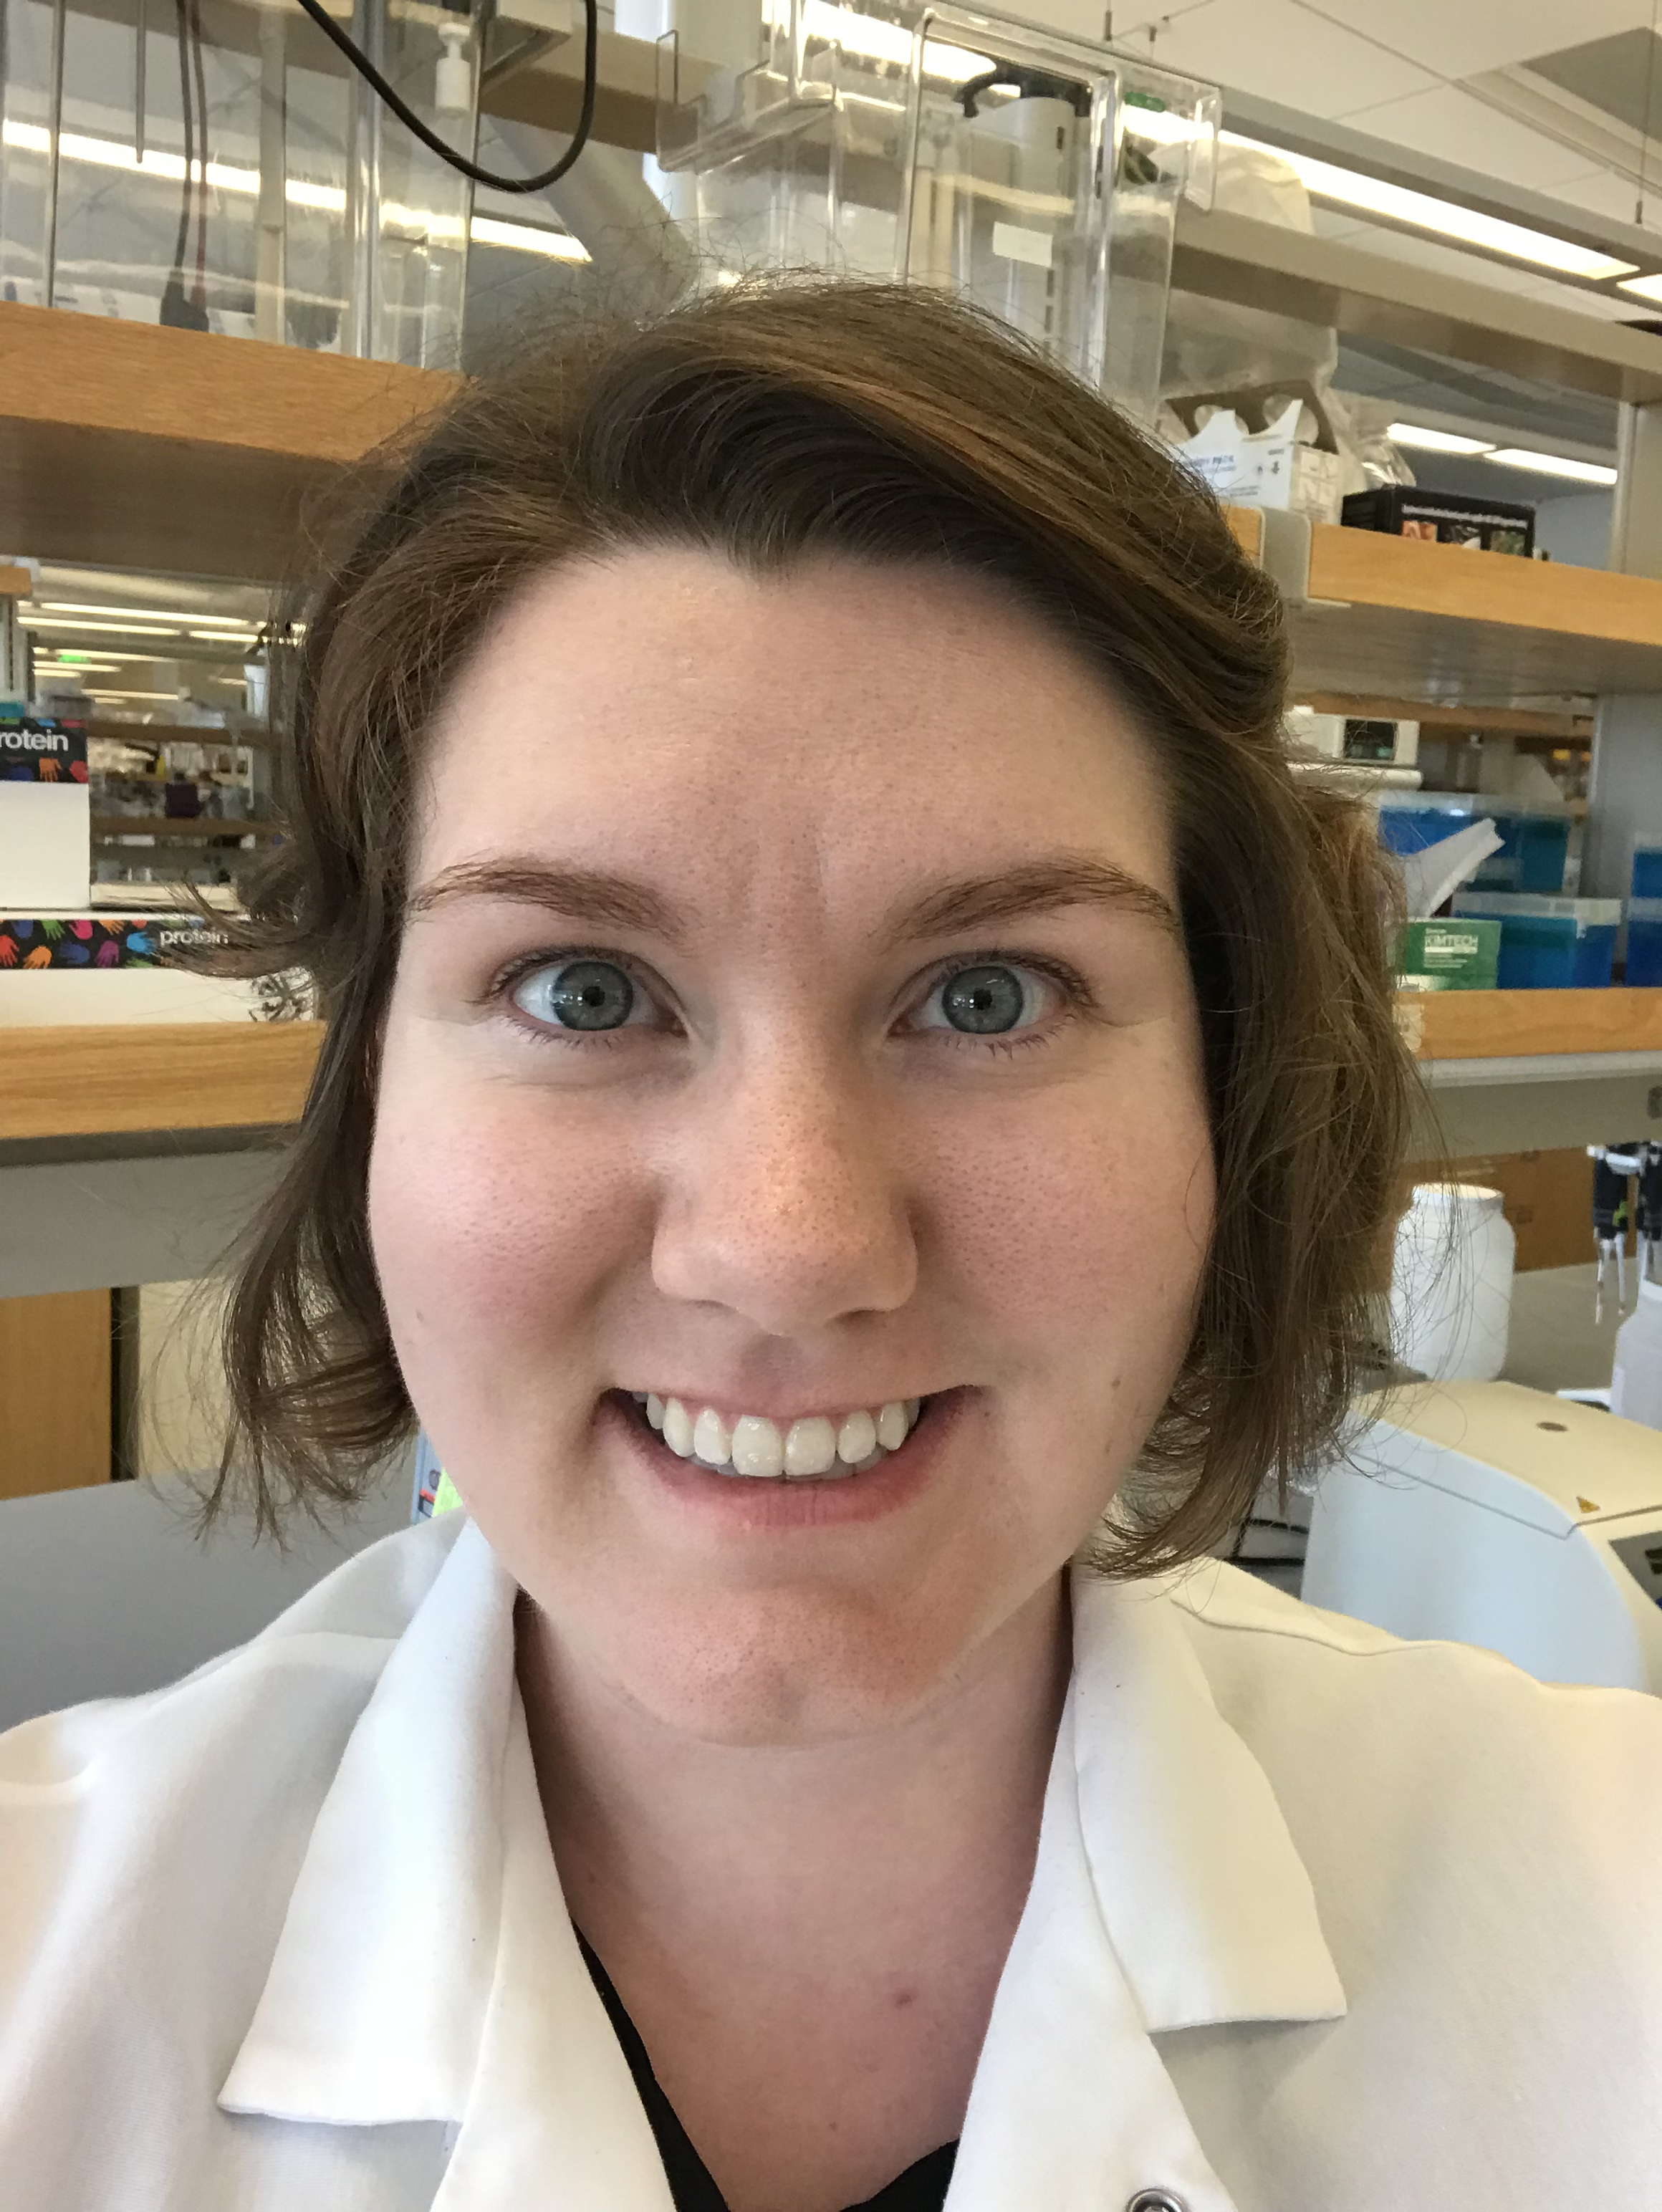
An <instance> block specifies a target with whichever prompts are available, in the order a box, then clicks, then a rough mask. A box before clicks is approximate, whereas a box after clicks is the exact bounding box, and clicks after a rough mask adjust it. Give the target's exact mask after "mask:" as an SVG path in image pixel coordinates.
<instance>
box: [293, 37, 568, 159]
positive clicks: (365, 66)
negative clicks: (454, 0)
mask: <svg viewBox="0 0 1662 2212" xmlns="http://www.w3.org/2000/svg"><path fill="white" fill-rule="evenodd" d="M300 4H301V7H302V8H303V9H305V10H306V13H307V15H309V16H310V17H311V19H312V21H314V23H315V24H316V25H317V27H318V28H319V30H320V31H321V32H322V33H324V35H325V37H326V38H327V39H328V40H330V41H331V43H332V45H334V46H338V47H339V49H340V51H341V52H342V53H343V54H344V55H345V57H346V58H347V60H348V61H349V62H350V64H352V67H353V68H354V69H355V70H356V71H357V73H358V75H359V76H361V77H362V79H363V81H364V82H365V83H366V84H368V85H369V86H371V87H373V88H374V90H375V91H376V92H377V93H379V94H380V97H381V98H382V99H383V100H385V101H386V103H387V106H389V107H390V108H391V109H392V111H393V114H394V115H396V116H397V117H398V118H399V122H400V123H402V124H403V125H404V127H405V130H406V131H410V132H411V133H412V135H413V136H414V137H417V138H419V139H420V141H421V143H422V144H423V146H425V147H426V148H427V149H429V152H431V153H435V154H436V155H438V156H439V158H440V160H441V161H447V162H448V163H449V164H450V166H451V167H452V168H453V169H460V172H461V173H462V175H463V176H465V177H471V178H472V179H473V182H474V183H475V184H476V185H490V187H491V188H492V190H493V191H499V192H539V191H542V189H543V188H544V186H545V185H557V184H558V182H559V180H560V179H561V178H562V177H563V176H564V175H565V173H566V172H567V171H568V170H569V168H570V167H571V165H572V164H573V162H574V161H575V160H576V159H577V156H578V155H580V154H581V152H582V150H583V148H584V147H585V146H586V145H587V143H588V134H589V132H590V131H592V130H593V129H594V92H595V85H596V81H597V78H598V76H599V71H600V6H599V0H583V15H584V32H583V103H582V106H581V108H580V109H579V111H578V114H577V128H576V130H575V131H574V132H573V133H572V137H571V143H570V144H569V146H568V147H567V148H566V149H565V151H564V153H563V154H562V155H561V156H560V158H559V160H558V161H556V162H555V164H554V166H553V167H552V168H549V169H545V170H544V171H543V172H542V173H541V174H540V175H539V176H535V177H499V176H498V175H497V174H496V171H495V170H494V169H484V168H481V167H480V166H479V164H478V162H477V161H469V159H468V158H467V156H466V154H459V153H458V152H457V151H456V149H455V148H454V146H447V145H446V143H445V142H444V140H443V139H442V138H441V137H440V136H439V134H438V133H437V131H432V130H429V128H428V126H427V125H426V124H425V123H423V121H422V119H421V118H420V116H419V115H417V113H416V111H415V110H414V108H412V107H411V106H410V105H409V104H408V102H407V101H405V100H403V99H402V98H401V97H400V96H399V94H398V93H397V92H396V91H394V89H393V87H392V85H390V84H389V83H388V82H387V79H386V78H385V77H384V76H382V75H381V73H380V70H378V69H377V68H376V67H375V64H374V62H372V61H371V60H370V58H369V57H368V54H366V53H365V52H363V50H362V47H360V46H356V45H355V44H354V43H353V41H352V40H350V38H349V37H348V36H347V34H346V33H345V32H344V31H343V30H342V29H341V27H340V26H339V24H338V23H337V22H336V21H335V19H334V17H333V16H332V15H330V13H329V11H328V9H326V8H325V7H324V5H323V0H300Z"/></svg>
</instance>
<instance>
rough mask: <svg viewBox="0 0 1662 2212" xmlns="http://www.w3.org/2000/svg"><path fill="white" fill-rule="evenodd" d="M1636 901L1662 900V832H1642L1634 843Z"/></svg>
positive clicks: (1661, 830) (1656, 830)
mask: <svg viewBox="0 0 1662 2212" xmlns="http://www.w3.org/2000/svg"><path fill="white" fill-rule="evenodd" d="M1629 890H1631V891H1632V893H1633V896H1635V898H1636V899H1662V829H1641V831H1640V833H1639V835H1638V836H1636V837H1635V839H1634V841H1633V881H1632V883H1631V884H1629Z"/></svg>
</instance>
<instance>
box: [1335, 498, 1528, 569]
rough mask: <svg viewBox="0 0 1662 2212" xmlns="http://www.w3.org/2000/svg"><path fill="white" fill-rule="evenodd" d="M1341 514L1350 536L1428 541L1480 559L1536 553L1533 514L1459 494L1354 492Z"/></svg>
mask: <svg viewBox="0 0 1662 2212" xmlns="http://www.w3.org/2000/svg"><path fill="white" fill-rule="evenodd" d="M1342 520H1343V521H1344V524H1345V526H1346V528H1347V529H1349V530H1385V531H1389V532H1391V534H1392V535H1393V536H1394V537H1397V538H1435V539H1436V541H1437V543H1438V544H1440V545H1467V546H1470V547H1471V548H1472V549H1473V550H1476V551H1479V552H1483V553H1520V554H1522V556H1524V558H1525V560H1526V561H1527V560H1528V559H1529V558H1530V557H1531V555H1532V554H1533V553H1534V551H1535V509H1534V508H1533V507H1525V506H1523V505H1521V504H1520V503H1519V501H1515V500H1510V499H1482V500H1479V499H1465V498H1463V497H1462V496H1461V495H1459V494H1458V492H1452V491H1422V490H1421V489H1420V487H1419V486H1418V485H1417V484H1375V485H1374V486H1373V489H1372V490H1371V491H1353V492H1352V493H1350V494H1349V495H1348V497H1347V499H1346V501H1345V503H1344V507H1343V509H1342Z"/></svg>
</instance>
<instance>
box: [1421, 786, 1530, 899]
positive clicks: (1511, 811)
mask: <svg viewBox="0 0 1662 2212" xmlns="http://www.w3.org/2000/svg"><path fill="white" fill-rule="evenodd" d="M1474 822H1493V823H1494V824H1495V829H1496V831H1497V832H1498V834H1499V836H1500V839H1501V849H1500V850H1499V852H1497V853H1491V854H1489V856H1488V860H1485V861H1484V862H1483V863H1482V866H1480V867H1479V868H1478V870H1477V872H1476V875H1475V876H1473V878H1471V881H1472V886H1473V888H1474V890H1495V891H1532V892H1538V893H1540V894H1542V895H1543V896H1548V897H1553V896H1556V895H1557V894H1558V893H1559V892H1560V891H1562V890H1563V888H1564V862H1565V860H1566V858H1567V857H1568V853H1569V833H1570V825H1569V817H1568V815H1567V814H1566V813H1564V812H1563V811H1562V809H1561V808H1559V807H1556V806H1555V805H1553V804H1552V802H1551V801H1550V800H1549V799H1507V798H1503V797H1498V796H1495V795H1493V794H1491V793H1487V792H1465V791H1382V792H1381V793H1379V836H1380V840H1381V842H1383V843H1384V845H1385V848H1386V850H1387V851H1389V852H1392V853H1422V852H1424V850H1425V848H1426V847H1427V846H1428V845H1436V844H1440V843H1441V842H1442V840H1443V839H1444V838H1445V837H1452V836H1453V835H1454V834H1455V832H1456V831H1457V830H1458V829H1470V826H1471V824H1472V823H1474Z"/></svg>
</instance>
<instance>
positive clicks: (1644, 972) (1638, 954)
mask: <svg viewBox="0 0 1662 2212" xmlns="http://www.w3.org/2000/svg"><path fill="white" fill-rule="evenodd" d="M1636 872H1637V871H1636V870H1635V873H1636ZM1628 981H1629V983H1631V984H1633V985H1635V987H1637V986H1638V985H1640V984H1641V983H1645V984H1649V983H1662V898H1631V899H1629V901H1628Z"/></svg>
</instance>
